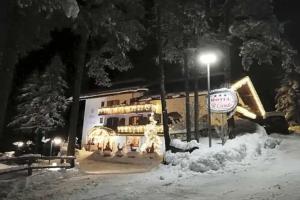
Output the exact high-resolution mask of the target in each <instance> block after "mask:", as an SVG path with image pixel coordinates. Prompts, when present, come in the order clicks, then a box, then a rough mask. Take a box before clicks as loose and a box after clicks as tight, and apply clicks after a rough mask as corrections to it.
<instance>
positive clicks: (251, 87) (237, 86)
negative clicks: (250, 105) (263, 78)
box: [231, 76, 266, 117]
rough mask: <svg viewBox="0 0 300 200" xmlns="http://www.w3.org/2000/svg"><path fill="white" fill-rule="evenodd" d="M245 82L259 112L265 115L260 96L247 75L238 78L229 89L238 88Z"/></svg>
mask: <svg viewBox="0 0 300 200" xmlns="http://www.w3.org/2000/svg"><path fill="white" fill-rule="evenodd" d="M245 84H247V85H248V87H249V89H250V91H251V93H252V95H253V97H254V100H255V103H256V105H257V107H258V109H259V112H260V114H261V116H262V117H265V115H266V111H265V109H264V107H263V105H262V103H261V101H260V98H259V97H258V94H257V92H256V90H255V88H254V86H253V84H252V81H251V80H250V78H249V77H248V76H246V77H245V78H243V79H241V80H239V81H238V82H236V83H234V84H233V85H232V86H231V89H233V90H238V89H239V88H241V87H242V86H243V85H245Z"/></svg>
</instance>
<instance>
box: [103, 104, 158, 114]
mask: <svg viewBox="0 0 300 200" xmlns="http://www.w3.org/2000/svg"><path fill="white" fill-rule="evenodd" d="M156 111H157V106H156V105H154V104H142V105H119V106H114V107H107V108H99V109H98V114H99V115H111V114H128V113H139V112H156Z"/></svg>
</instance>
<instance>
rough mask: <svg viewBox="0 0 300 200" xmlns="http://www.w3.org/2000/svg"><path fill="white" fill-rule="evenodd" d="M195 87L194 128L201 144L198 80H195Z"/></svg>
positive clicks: (196, 137)
mask: <svg viewBox="0 0 300 200" xmlns="http://www.w3.org/2000/svg"><path fill="white" fill-rule="evenodd" d="M194 83H195V85H194V127H195V139H196V140H197V141H198V142H199V94H198V78H197V77H196V78H195V82H194Z"/></svg>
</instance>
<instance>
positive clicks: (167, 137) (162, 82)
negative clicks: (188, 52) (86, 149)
mask: <svg viewBox="0 0 300 200" xmlns="http://www.w3.org/2000/svg"><path fill="white" fill-rule="evenodd" d="M156 9H157V27H158V28H157V42H158V45H157V47H158V67H159V69H160V99H161V108H162V122H163V130H164V139H165V149H166V151H168V150H170V142H171V139H170V135H169V125H168V110H167V103H166V88H165V66H164V63H163V60H162V58H163V55H162V43H163V41H162V37H161V19H160V17H161V13H160V12H161V9H160V5H159V1H158V2H157V3H156Z"/></svg>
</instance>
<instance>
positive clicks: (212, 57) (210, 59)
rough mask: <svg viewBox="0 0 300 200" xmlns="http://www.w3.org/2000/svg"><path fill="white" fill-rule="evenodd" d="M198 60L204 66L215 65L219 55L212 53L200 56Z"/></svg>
mask: <svg viewBox="0 0 300 200" xmlns="http://www.w3.org/2000/svg"><path fill="white" fill-rule="evenodd" d="M198 60H199V62H200V63H202V64H206V65H209V64H213V63H215V62H216V61H217V55H216V54H214V53H212V52H208V53H205V54H200V55H199V57H198Z"/></svg>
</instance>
